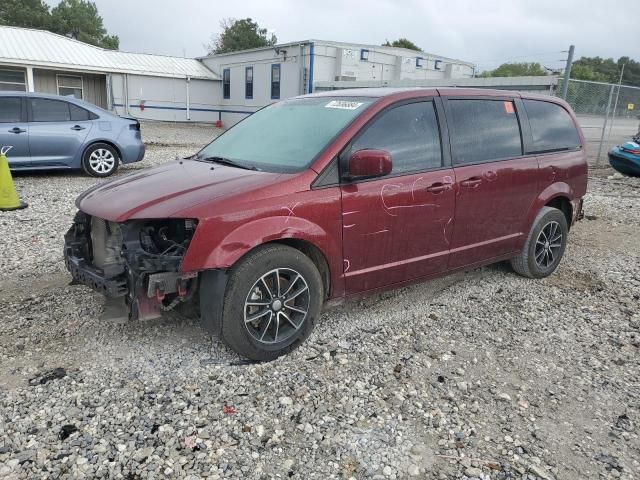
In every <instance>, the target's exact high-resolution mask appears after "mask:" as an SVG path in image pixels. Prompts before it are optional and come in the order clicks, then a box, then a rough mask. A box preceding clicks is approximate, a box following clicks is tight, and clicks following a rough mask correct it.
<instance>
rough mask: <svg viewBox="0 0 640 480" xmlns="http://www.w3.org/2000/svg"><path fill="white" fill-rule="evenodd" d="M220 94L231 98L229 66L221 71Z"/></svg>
mask: <svg viewBox="0 0 640 480" xmlns="http://www.w3.org/2000/svg"><path fill="white" fill-rule="evenodd" d="M222 96H223V97H224V98H225V99H229V98H231V69H229V68H225V69H224V70H223V71H222Z"/></svg>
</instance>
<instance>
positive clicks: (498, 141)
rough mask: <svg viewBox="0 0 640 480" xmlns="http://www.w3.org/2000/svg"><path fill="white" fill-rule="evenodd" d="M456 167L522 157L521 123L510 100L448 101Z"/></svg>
mask: <svg viewBox="0 0 640 480" xmlns="http://www.w3.org/2000/svg"><path fill="white" fill-rule="evenodd" d="M448 108H449V110H448V112H449V114H450V115H449V116H450V117H451V118H449V119H448V120H449V122H448V123H449V126H450V128H451V147H452V150H453V161H454V163H455V164H458V165H460V164H469V163H480V162H486V161H491V160H500V159H506V158H513V157H518V156H520V155H522V138H521V135H520V124H519V123H518V116H517V115H516V110H515V106H514V104H513V102H512V101H503V100H466V99H465V100H463V99H450V100H449V101H448Z"/></svg>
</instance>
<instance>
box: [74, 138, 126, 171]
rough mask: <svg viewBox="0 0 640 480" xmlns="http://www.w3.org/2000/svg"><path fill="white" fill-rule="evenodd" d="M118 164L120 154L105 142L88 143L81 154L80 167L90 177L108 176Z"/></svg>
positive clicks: (116, 168)
mask: <svg viewBox="0 0 640 480" xmlns="http://www.w3.org/2000/svg"><path fill="white" fill-rule="evenodd" d="M119 166H120V156H119V155H118V152H117V151H116V149H115V148H113V147H112V146H111V145H109V144H107V143H94V144H93V145H89V146H88V147H87V149H86V150H85V151H84V154H83V155H82V169H83V170H84V171H85V173H86V174H87V175H91V176H92V177H108V176H110V175H113V174H114V173H115V172H116V170H118V167H119Z"/></svg>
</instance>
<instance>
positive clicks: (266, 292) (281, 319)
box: [222, 245, 324, 361]
mask: <svg viewBox="0 0 640 480" xmlns="http://www.w3.org/2000/svg"><path fill="white" fill-rule="evenodd" d="M323 299H324V288H323V284H322V278H321V276H320V273H319V272H318V269H317V268H316V266H315V265H314V264H313V262H312V261H311V260H310V259H309V257H307V256H306V255H304V254H303V253H302V252H300V251H298V250H296V249H294V248H291V247H288V246H286V245H268V246H264V247H260V248H258V249H256V250H254V251H253V252H250V253H249V254H247V255H246V256H245V257H244V258H243V259H241V260H240V261H239V263H238V264H237V265H236V266H234V267H233V269H232V271H231V272H230V278H229V283H228V285H227V290H226V293H225V301H224V309H223V318H222V339H223V340H224V342H225V343H227V344H228V345H229V346H230V347H231V348H233V349H234V350H235V351H236V352H238V353H239V354H240V355H243V356H245V357H247V358H250V359H252V360H259V361H268V360H273V359H275V358H277V357H279V356H280V355H283V354H286V353H288V352H290V351H292V350H293V349H295V348H296V347H298V346H299V345H300V344H301V343H302V342H303V341H304V340H305V339H306V338H307V337H308V336H309V334H310V333H311V331H312V330H313V326H314V324H315V322H316V320H317V318H318V317H319V315H320V311H321V309H322V303H323Z"/></svg>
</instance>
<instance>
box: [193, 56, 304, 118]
mask: <svg viewBox="0 0 640 480" xmlns="http://www.w3.org/2000/svg"><path fill="white" fill-rule="evenodd" d="M283 50H286V55H285V53H284V52H283V51H281V52H280V54H276V52H275V50H274V49H264V50H256V51H249V52H239V53H237V54H230V55H217V56H213V57H209V58H205V59H203V63H204V64H205V65H206V66H207V67H208V68H210V69H211V70H213V71H214V72H215V73H216V74H218V76H219V77H220V78H223V72H224V70H226V69H229V70H230V74H231V91H230V96H229V98H228V99H225V98H222V96H223V95H222V92H223V82H222V81H220V82H217V83H218V84H219V87H218V88H219V89H220V96H219V105H220V110H221V111H222V113H221V116H222V122H223V124H224V126H225V127H228V126H231V125H233V124H235V123H236V122H238V121H239V120H241V119H243V118H245V117H246V116H247V115H248V114H250V113H253V112H255V111H256V110H258V109H260V108H262V107H264V106H265V105H268V104H270V103H272V102H276V101H278V99H272V98H271V66H272V65H276V64H279V65H280V99H285V98H290V97H295V96H297V95H300V94H301V93H304V90H303V85H302V84H301V78H302V75H303V72H302V70H301V68H303V67H302V64H301V62H303V63H304V62H305V59H306V62H308V56H303V58H302V59H300V48H299V46H297V45H295V46H286V47H283ZM246 67H253V98H251V99H248V98H246V97H245V70H246ZM307 68H308V65H307Z"/></svg>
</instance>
